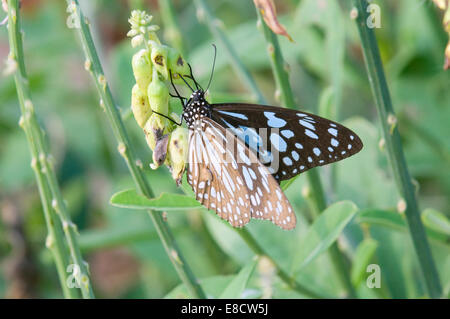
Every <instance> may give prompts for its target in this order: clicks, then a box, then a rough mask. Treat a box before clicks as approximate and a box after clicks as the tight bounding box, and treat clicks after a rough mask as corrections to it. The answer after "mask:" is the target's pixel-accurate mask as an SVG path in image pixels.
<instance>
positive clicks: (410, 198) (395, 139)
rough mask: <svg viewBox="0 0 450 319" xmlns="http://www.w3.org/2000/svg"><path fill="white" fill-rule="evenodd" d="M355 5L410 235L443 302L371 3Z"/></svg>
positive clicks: (433, 293)
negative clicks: (369, 24)
mask: <svg viewBox="0 0 450 319" xmlns="http://www.w3.org/2000/svg"><path fill="white" fill-rule="evenodd" d="M353 4H354V7H355V8H356V9H357V12H358V15H357V19H356V24H357V27H358V32H359V36H360V38H361V45H362V50H363V53H364V59H365V63H366V69H367V73H368V77H369V82H370V86H371V88H372V93H373V95H374V99H375V105H376V108H377V112H378V117H379V119H380V122H381V125H382V130H383V137H384V140H385V144H386V150H387V154H388V159H389V163H390V166H391V168H392V172H393V174H394V178H395V182H396V184H397V188H398V191H399V193H400V195H401V196H402V198H403V200H404V201H405V202H406V211H405V215H406V221H407V224H408V229H409V233H410V236H411V238H412V242H413V245H414V248H415V251H416V253H417V257H418V259H419V264H420V267H421V270H422V273H423V276H424V278H425V283H426V286H427V289H428V293H429V296H430V297H431V298H440V297H441V296H442V288H441V283H440V280H439V275H438V272H437V270H436V266H435V263H434V260H433V257H432V254H431V250H430V246H429V243H428V238H427V236H426V234H425V229H424V227H423V224H422V221H421V219H420V212H419V207H418V204H417V201H416V196H415V188H414V185H413V183H412V180H411V176H410V174H409V171H408V167H407V165H406V160H405V156H404V154H403V148H402V143H401V139H400V134H399V132H398V129H397V125H396V122H397V121H396V117H395V114H394V109H393V107H392V101H391V96H390V93H389V89H388V86H387V82H386V77H385V75H384V70H383V64H382V61H381V57H380V52H379V49H378V43H377V40H376V38H375V33H374V31H373V30H372V29H371V28H369V27H367V25H366V21H367V17H368V12H367V6H368V3H367V1H365V0H353Z"/></svg>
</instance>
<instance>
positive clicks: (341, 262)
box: [256, 8, 355, 298]
mask: <svg viewBox="0 0 450 319" xmlns="http://www.w3.org/2000/svg"><path fill="white" fill-rule="evenodd" d="M256 12H257V15H258V20H259V21H258V26H261V28H262V31H263V34H264V38H265V39H266V42H267V51H268V54H269V57H270V63H271V66H272V70H273V74H274V77H275V81H276V84H277V87H278V89H279V90H280V96H281V101H282V104H283V105H284V106H285V107H287V108H291V109H295V108H296V105H295V99H294V94H293V93H292V88H291V85H290V83H289V75H288V73H287V70H286V64H285V61H284V59H283V54H282V52H281V48H280V44H279V42H278V37H277V35H276V34H275V33H273V32H272V30H271V29H270V28H269V27H268V26H267V25H266V23H265V22H263V18H262V16H261V12H260V10H259V9H258V8H256ZM307 177H308V182H309V185H310V187H311V196H312V198H313V200H314V203H315V209H316V210H317V211H318V212H322V211H323V210H324V209H325V208H326V206H327V204H326V198H325V192H324V190H323V187H322V182H321V181H320V176H319V173H318V172H317V170H316V169H312V170H309V171H308V172H307ZM329 253H330V257H331V261H332V263H333V265H334V268H335V271H336V274H337V275H338V277H339V279H340V281H341V283H342V284H343V286H344V288H345V290H346V294H347V295H348V296H349V297H352V298H354V297H355V291H354V288H353V285H352V283H351V278H350V269H349V267H347V264H348V263H347V261H346V259H345V256H344V255H343V254H342V253H341V251H340V250H339V247H338V246H337V244H336V243H334V244H333V245H332V246H331V247H330V249H329Z"/></svg>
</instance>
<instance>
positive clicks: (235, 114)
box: [217, 111, 248, 120]
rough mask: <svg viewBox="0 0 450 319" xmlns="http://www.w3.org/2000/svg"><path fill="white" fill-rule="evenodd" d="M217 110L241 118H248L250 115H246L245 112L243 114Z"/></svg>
mask: <svg viewBox="0 0 450 319" xmlns="http://www.w3.org/2000/svg"><path fill="white" fill-rule="evenodd" d="M217 112H218V113H221V114H225V115H229V116H232V117H236V118H238V119H241V120H248V117H247V116H246V115H244V114H241V113H235V112H227V111H217Z"/></svg>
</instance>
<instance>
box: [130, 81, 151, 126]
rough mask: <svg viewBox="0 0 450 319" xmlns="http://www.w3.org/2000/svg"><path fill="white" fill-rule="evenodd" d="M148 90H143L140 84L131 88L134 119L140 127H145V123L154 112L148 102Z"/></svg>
mask: <svg viewBox="0 0 450 319" xmlns="http://www.w3.org/2000/svg"><path fill="white" fill-rule="evenodd" d="M146 93H147V91H145V90H142V89H141V88H140V87H139V85H138V84H135V85H134V86H133V89H132V90H131V110H132V111H133V115H134V119H135V120H136V122H137V123H138V124H139V126H140V127H142V128H144V125H145V123H146V122H147V120H148V119H149V117H150V115H151V114H152V109H151V107H150V104H149V103H148V97H147V94H146Z"/></svg>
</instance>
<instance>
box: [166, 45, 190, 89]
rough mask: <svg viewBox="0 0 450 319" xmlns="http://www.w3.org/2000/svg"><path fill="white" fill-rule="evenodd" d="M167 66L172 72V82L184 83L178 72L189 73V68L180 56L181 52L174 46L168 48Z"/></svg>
mask: <svg viewBox="0 0 450 319" xmlns="http://www.w3.org/2000/svg"><path fill="white" fill-rule="evenodd" d="M168 50H169V52H168V53H169V54H168V63H167V66H168V68H169V70H170V71H171V73H172V79H173V82H174V83H177V84H178V83H184V82H183V80H182V79H181V77H180V76H179V74H181V75H186V74H187V75H189V73H190V70H189V66H188V64H187V63H186V61H185V60H184V59H183V57H182V56H181V53H180V52H179V51H178V50H177V49H174V48H169V49H168Z"/></svg>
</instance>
